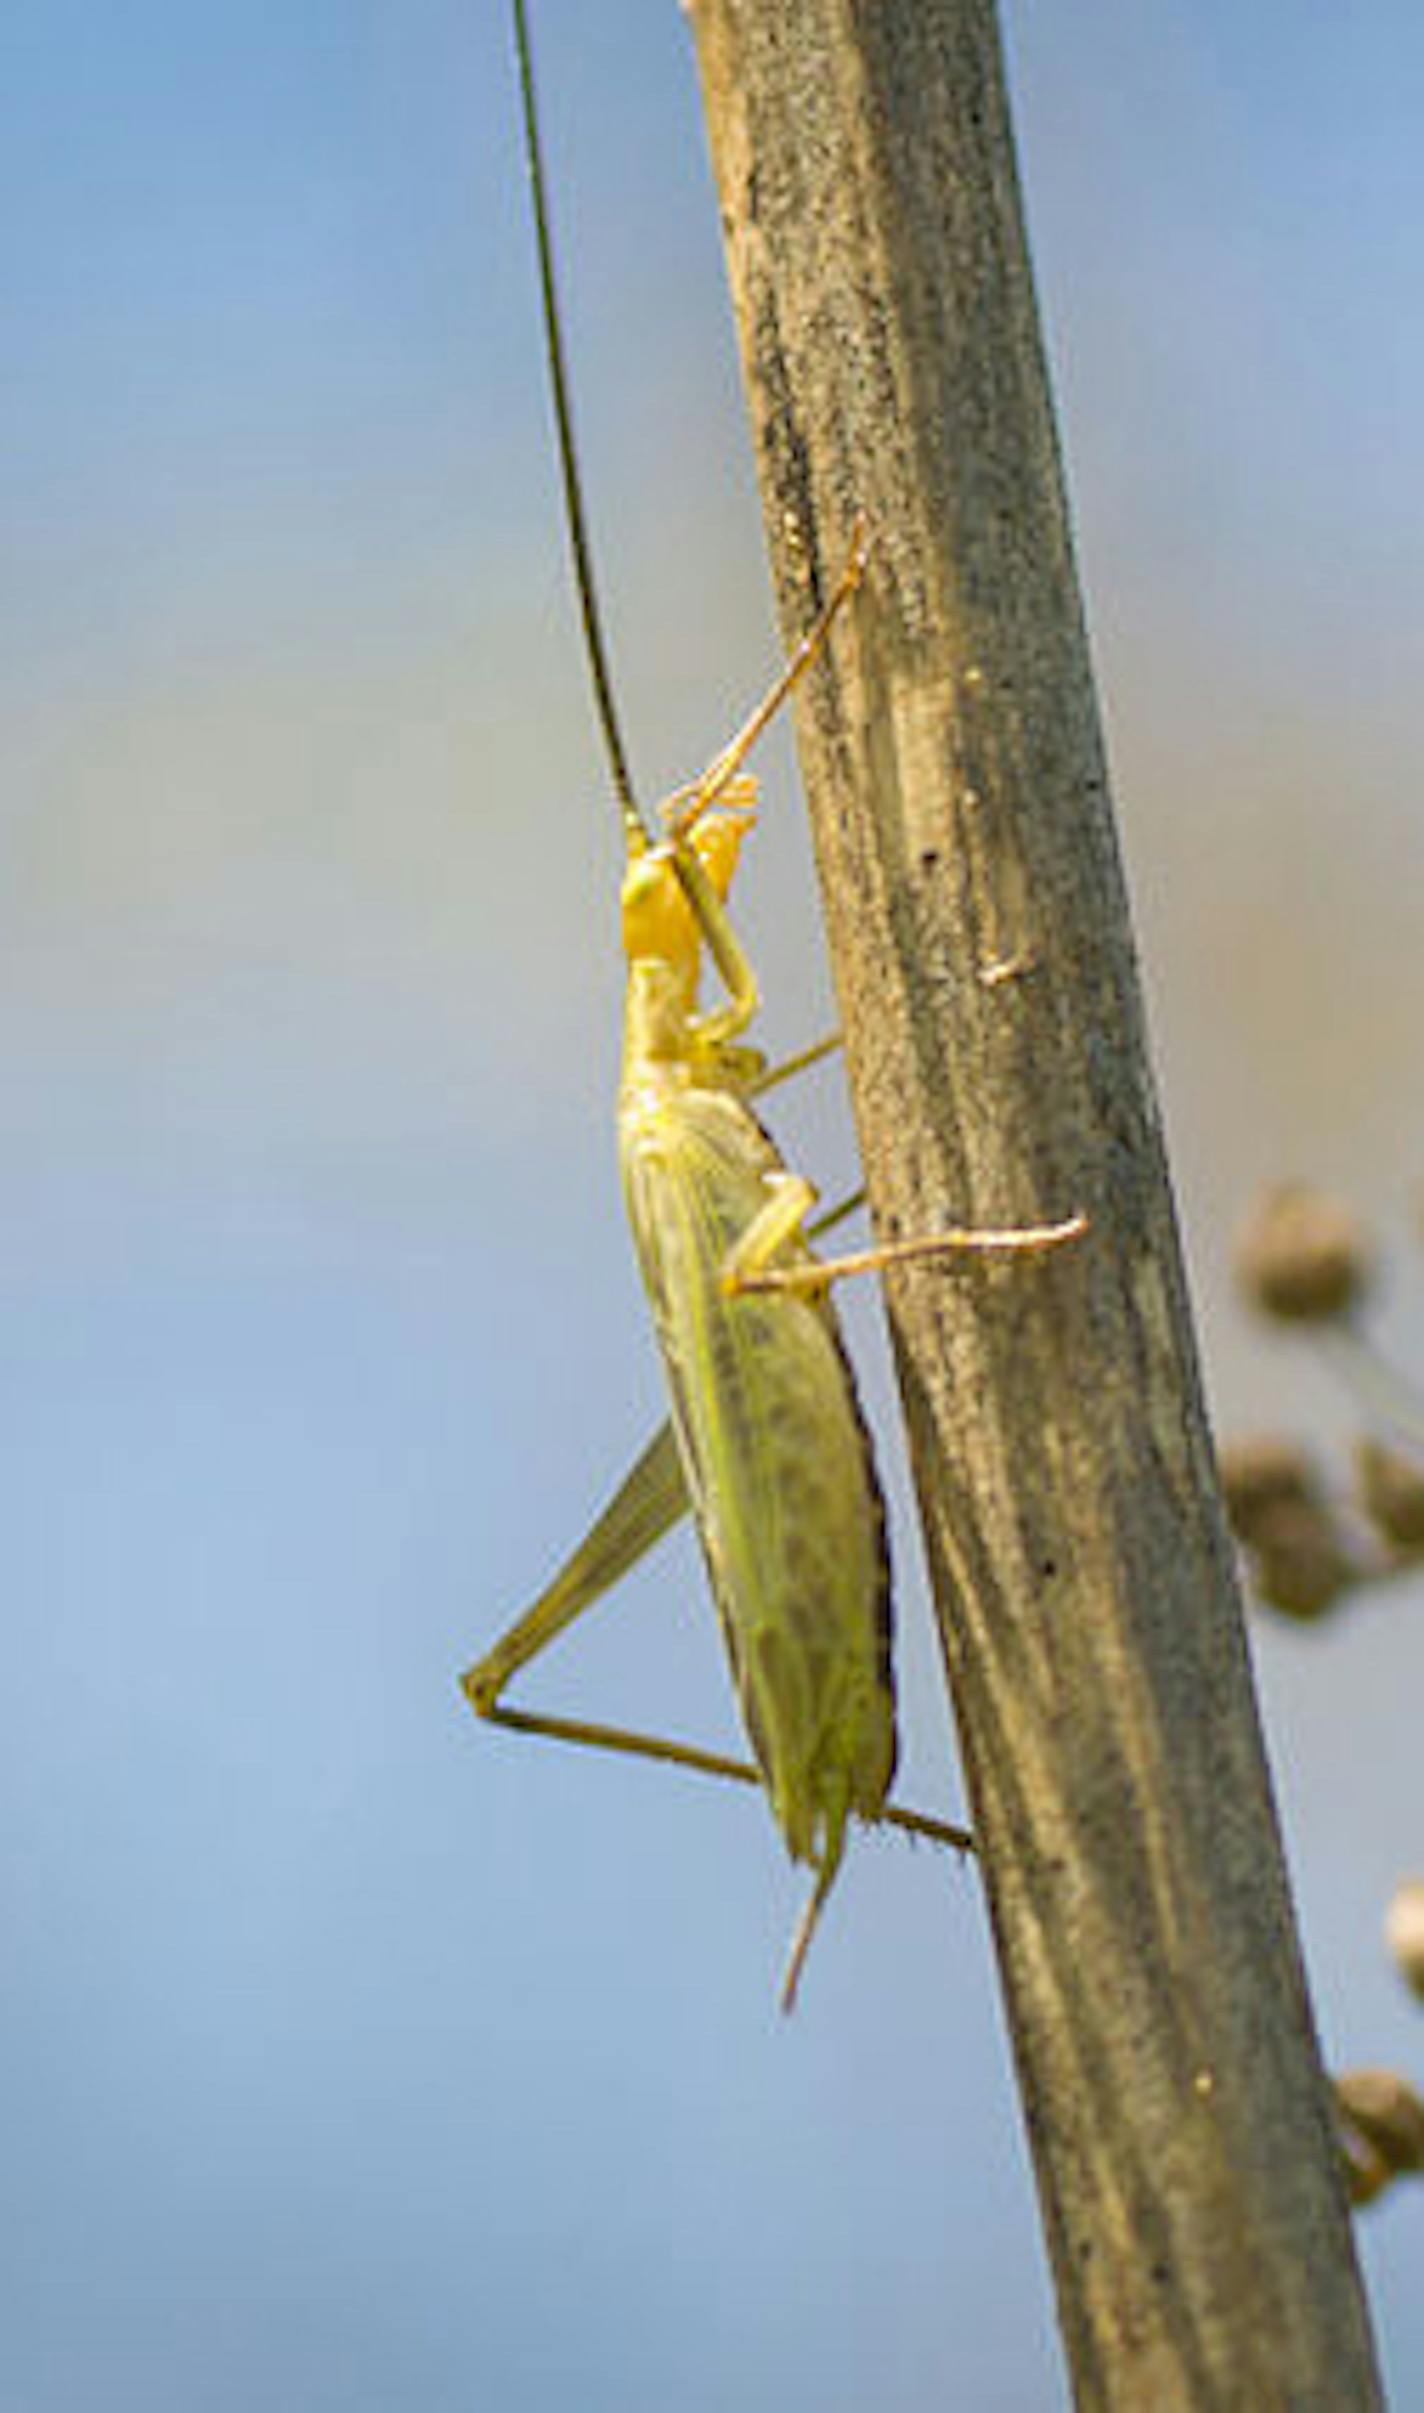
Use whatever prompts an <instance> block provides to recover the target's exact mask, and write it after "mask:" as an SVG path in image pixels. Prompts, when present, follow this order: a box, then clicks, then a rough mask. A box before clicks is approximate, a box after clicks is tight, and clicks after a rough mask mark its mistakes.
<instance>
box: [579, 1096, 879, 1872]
mask: <svg viewBox="0 0 1424 2413" xmlns="http://www.w3.org/2000/svg"><path fill="white" fill-rule="evenodd" d="M622 1138H623V1157H624V1179H625V1187H626V1191H627V1196H628V1206H629V1215H630V1219H631V1221H632V1224H633V1230H634V1236H635V1239H636V1242H637V1246H638V1253H639V1257H640V1260H641V1262H642V1269H643V1273H644V1277H645V1280H646V1282H647V1286H648V1291H649V1295H650V1298H651V1300H652V1304H653V1309H654V1315H655V1318H656V1322H657V1328H658V1335H659V1339H660V1341H661V1343H662V1349H663V1356H664V1359H665V1362H666V1366H667V1373H668V1381H669V1387H670V1390H671V1393H672V1399H673V1412H674V1421H675V1424H676V1427H677V1432H678V1439H679V1443H680V1446H681V1450H682V1455H683V1462H684V1468H685V1471H686V1475H687V1482H688V1490H689V1493H690V1495H691V1498H692V1502H693V1507H694V1510H695V1513H696V1517H697V1524H698V1530H699V1533H700V1536H701V1540H702V1546H703V1551H704V1554H705V1556H706V1559H707V1565H708V1571H709V1574H710V1577H711V1582H712V1588H713V1592H714V1594H715V1596H716V1600H717V1605H718V1609H719V1612H720V1614H721V1619H722V1627H723V1632H724V1635H725V1638H726V1643H727V1650H728V1655H729V1657H730V1660H731V1663H732V1671H733V1675H734V1678H735V1681H736V1686H737V1692H738V1696H739V1699H740V1701H741V1705H742V1712H743V1716H744V1719H745V1722H746V1725H747V1730H748V1734H749V1736H750V1739H751V1743H752V1748H753V1750H754V1751H755V1754H756V1757H757V1762H758V1765H759V1766H760V1768H761V1770H762V1773H763V1776H764V1778H765V1780H766V1785H767V1790H768V1793H769V1795H770V1797H771V1802H772V1806H773V1809H774V1811H775V1814H776V1817H777V1820H778V1822H779V1824H780V1826H781V1829H782V1832H783V1835H784V1836H785V1839H786V1843H787V1846H788V1848H789V1850H790V1851H791V1852H792V1854H793V1855H794V1856H795V1857H796V1858H797V1859H802V1860H809V1861H813V1862H815V1863H816V1864H817V1865H818V1866H821V1867H826V1866H827V1865H830V1864H833V1862H834V1860H835V1858H837V1857H838V1856H839V1852H840V1848H841V1843H842V1840H843V1836H844V1829H845V1823H846V1819H847V1817H848V1816H849V1815H850V1814H851V1813H853V1812H854V1813H857V1814H859V1815H860V1816H862V1817H867V1818H873V1817H875V1816H877V1815H878V1813H879V1811H880V1810H881V1808H882V1807H883V1805H884V1801H885V1796H886V1793H887V1791H888V1789H889V1785H890V1779H891V1775H892V1774H893V1770H894V1761H895V1717H894V1696H893V1691H892V1686H891V1673H890V1596H889V1564H888V1559H887V1555H886V1547H885V1519H884V1507H883V1503H882V1499H881V1494H880V1487H879V1483H878V1481H877V1479H876V1474H875V1468H874V1464H873V1461H872V1459H871V1455H870V1444H869V1438H868V1436H867V1434H866V1431H865V1427H864V1425H863V1423H862V1421H861V1417H860V1413H859V1409H858V1407H857V1405H856V1399H855V1391H854V1386H853V1381H852V1376H851V1371H850V1366H849V1363H848V1361H847V1359H846V1356H845V1353H844V1350H843V1348H842V1345H841V1340H840V1334H839V1330H838V1328H837V1325H836V1321H835V1317H834V1314H833V1312H832V1310H831V1308H830V1306H829V1304H828V1303H827V1302H825V1301H823V1300H820V1299H810V1298H806V1297H803V1296H799V1295H787V1294H780V1295H774V1296H765V1295H759V1294H744V1295H742V1296H739V1297H736V1298H728V1297H727V1296H726V1295H725V1293H724V1291H723V1288H722V1280H721V1276H722V1269H723V1267H724V1265H725V1262H726V1258H727V1255H728V1252H729V1250H730V1249H731V1247H732V1246H733V1244H734V1243H735V1242H736V1241H737V1240H738V1239H739V1238H740V1237H741V1236H742V1234H743V1233H744V1232H745V1231H746V1229H747V1227H748V1225H749V1224H750V1223H751V1222H752V1220H753V1218H754V1217H755V1215H756V1214H757V1212H758V1210H759V1209H760V1207H761V1206H762V1205H763V1204H764V1203H765V1200H766V1197H767V1194H768V1177H769V1176H774V1175H776V1174H777V1173H779V1172H780V1171H781V1169H782V1168H781V1164H780V1159H779V1158H778V1157H777V1155H776V1152H775V1150H774V1148H773V1147H772V1145H771V1142H770V1141H769V1140H768V1139H767V1137H766V1134H765V1133H764V1132H763V1131H762V1130H761V1128H760V1126H759V1125H758V1124H757V1122H756V1120H755V1118H754V1117H753V1116H752V1115H751V1114H750V1113H749V1112H748V1111H747V1109H746V1108H745V1107H744V1106H743V1105H742V1104H741V1103H740V1101H739V1100H738V1099H737V1098H735V1097H733V1096H732V1095H731V1094H730V1093H728V1092H725V1091H720V1090H710V1089H707V1090H704V1089H693V1088H689V1089H682V1090H679V1091H676V1092H674V1093H673V1094H671V1095H664V1096H662V1097H660V1098H658V1099H656V1100H655V1101H654V1100H647V1101H645V1102H644V1104H643V1105H642V1107H641V1109H633V1110H629V1111H625V1115H624V1121H623V1132H622ZM785 1253H786V1256H787V1257H788V1259H789V1258H794V1257H799V1256H804V1255H806V1254H807V1253H808V1252H806V1251H805V1250H804V1248H803V1247H802V1245H801V1244H800V1243H792V1244H790V1245H789V1246H788V1248H787V1250H786V1252H785Z"/></svg>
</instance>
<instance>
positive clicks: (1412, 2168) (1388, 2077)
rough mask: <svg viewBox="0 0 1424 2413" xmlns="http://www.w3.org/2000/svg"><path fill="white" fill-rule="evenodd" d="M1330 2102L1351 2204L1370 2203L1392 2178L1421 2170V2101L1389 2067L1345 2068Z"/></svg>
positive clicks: (1423, 2117) (1423, 2104)
mask: <svg viewBox="0 0 1424 2413" xmlns="http://www.w3.org/2000/svg"><path fill="white" fill-rule="evenodd" d="M1335 2108H1336V2113H1337V2115H1338V2119H1339V2124H1340V2144H1341V2150H1342V2152H1343V2154H1344V2157H1345V2182H1346V2185H1347V2186H1348V2188H1349V2191H1350V2201H1351V2203H1352V2204H1368V2203H1373V2201H1374V2199H1375V2197H1376V2196H1377V2195H1382V2194H1383V2192H1384V2190H1385V2188H1386V2187H1388V2186H1389V2185H1390V2184H1391V2183H1392V2182H1393V2181H1394V2180H1395V2179H1397V2178H1405V2177H1409V2176H1412V2175H1414V2174H1415V2173H1416V2172H1418V2171H1421V2170H1424V2102H1421V2101H1420V2099H1419V2097H1418V2095H1417V2094H1416V2093H1415V2091H1414V2089H1413V2087H1412V2086H1409V2085H1406V2083H1405V2081H1404V2079H1403V2078H1401V2077H1398V2076H1397V2075H1396V2074H1395V2072H1394V2071H1393V2070H1389V2069H1356V2070H1346V2071H1345V2072H1344V2074H1343V2075H1342V2076H1341V2077H1339V2078H1337V2079H1336V2081H1335Z"/></svg>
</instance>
